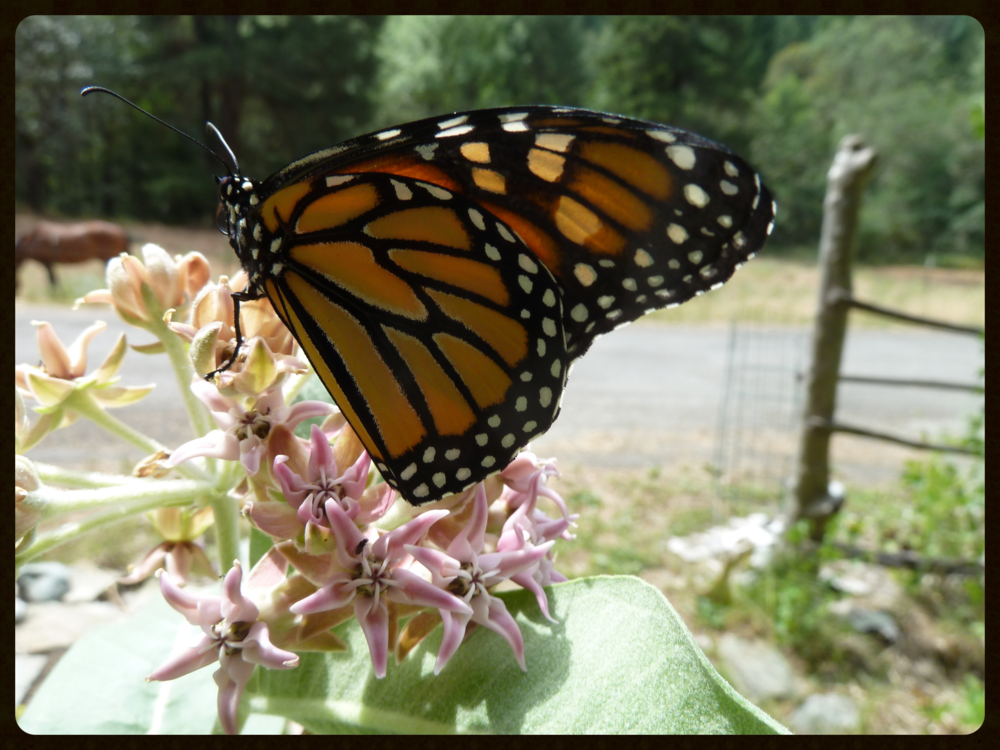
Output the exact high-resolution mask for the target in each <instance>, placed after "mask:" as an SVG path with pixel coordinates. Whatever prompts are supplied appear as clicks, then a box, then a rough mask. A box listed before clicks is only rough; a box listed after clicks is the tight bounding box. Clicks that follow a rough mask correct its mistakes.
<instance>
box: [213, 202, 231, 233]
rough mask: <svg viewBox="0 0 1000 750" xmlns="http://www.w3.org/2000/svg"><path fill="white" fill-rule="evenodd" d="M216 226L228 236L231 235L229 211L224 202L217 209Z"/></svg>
mask: <svg viewBox="0 0 1000 750" xmlns="http://www.w3.org/2000/svg"><path fill="white" fill-rule="evenodd" d="M215 226H217V227H218V228H219V231H220V232H222V233H223V234H224V235H226V236H227V237H228V236H229V212H228V211H227V210H226V207H225V206H224V205H223V204H221V203H220V204H219V207H218V208H217V209H215Z"/></svg>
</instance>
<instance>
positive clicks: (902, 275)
mask: <svg viewBox="0 0 1000 750" xmlns="http://www.w3.org/2000/svg"><path fill="white" fill-rule="evenodd" d="M37 220H38V219H37V217H34V216H29V215H27V214H20V215H17V216H15V219H14V230H15V234H16V235H17V236H20V235H21V234H22V233H24V232H26V231H28V230H29V229H30V228H31V226H33V224H34V223H35V222H36V221H37ZM122 226H124V227H125V230H126V231H127V232H128V233H129V236H130V237H132V238H133V239H134V241H135V242H134V243H133V245H132V247H131V252H132V253H135V254H137V253H138V252H139V248H140V246H141V245H142V243H145V242H155V243H156V244H158V245H160V246H161V247H163V248H165V249H166V250H167V251H168V252H170V253H172V254H174V253H186V252H189V251H191V250H197V251H198V252H200V253H202V254H203V255H205V257H207V258H208V259H209V261H210V262H211V263H212V268H213V270H214V271H215V273H216V274H228V275H232V274H233V273H235V272H236V271H237V270H238V269H239V264H238V263H237V261H236V257H235V255H234V254H233V252H232V251H231V250H230V248H229V244H228V242H227V241H226V239H225V237H223V236H222V235H221V234H219V232H218V231H217V230H215V229H211V228H200V227H194V228H192V227H168V226H165V225H163V224H137V223H131V222H124V223H123V224H122ZM71 271H72V272H71ZM56 275H57V277H58V278H59V280H60V286H61V287H62V288H61V289H60V290H59V291H58V292H57V293H56V294H55V295H54V296H53V293H52V292H51V291H50V289H49V287H48V277H47V275H46V273H45V269H44V268H43V267H42V266H41V265H40V264H38V263H34V262H31V261H29V262H27V263H25V264H24V266H23V267H22V268H21V269H20V272H19V276H20V279H21V288H20V290H19V293H18V297H19V299H22V300H24V301H27V302H37V303H41V302H51V301H57V302H71V301H72V300H73V299H75V298H76V297H79V296H81V295H82V294H84V293H86V292H87V291H90V290H91V289H99V288H102V287H104V274H103V270H102V264H101V263H100V261H96V260H95V261H89V262H87V263H83V264H80V265H78V266H60V267H58V268H57V269H56ZM818 282H819V270H818V268H817V266H816V264H815V263H804V262H800V261H792V260H787V259H781V258H774V257H767V255H766V254H765V256H764V257H760V258H756V259H754V260H753V261H752V262H750V263H747V264H746V266H744V267H743V268H742V269H740V271H739V272H738V273H737V274H736V276H735V277H733V279H732V281H731V282H730V283H729V284H726V286H725V287H724V288H723V289H721V290H718V291H715V292H711V293H709V294H704V295H702V296H701V297H697V298H695V299H693V300H691V301H690V302H688V303H686V304H684V305H682V306H680V307H678V308H675V309H673V310H660V311H658V312H655V313H652V314H651V315H647V316H646V317H645V318H643V319H642V320H643V322H649V323H668V324H681V325H685V324H697V325H706V324H709V325H710V324H726V323H729V322H730V321H731V320H734V319H739V320H753V321H760V322H767V323H769V324H772V325H779V326H780V325H788V326H806V325H810V324H811V322H812V319H813V314H814V312H815V308H816V289H817V286H818ZM985 282H986V274H985V270H983V269H972V270H969V269H962V270H957V269H944V268H924V267H921V266H883V267H878V268H874V267H865V266H862V267H858V268H856V269H855V273H854V291H855V294H856V295H857V296H858V297H859V298H860V299H862V300H866V301H870V302H873V303H875V304H878V305H884V306H887V307H892V308H896V309H899V310H901V311H903V312H907V313H910V314H912V315H920V316H925V317H930V318H938V319H941V320H947V321H951V322H954V323H959V324H964V325H979V326H981V325H983V324H984V321H985V316H986V284H985ZM851 324H852V325H858V326H862V327H882V328H884V327H890V326H896V325H901V324H897V323H892V322H890V321H888V320H886V319H884V318H882V317H880V316H876V315H871V314H868V313H854V314H853V317H852V319H851Z"/></svg>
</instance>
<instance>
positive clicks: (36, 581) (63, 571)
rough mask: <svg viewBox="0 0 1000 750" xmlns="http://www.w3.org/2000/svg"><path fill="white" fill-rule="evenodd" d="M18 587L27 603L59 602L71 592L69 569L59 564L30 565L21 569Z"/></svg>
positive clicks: (42, 563)
mask: <svg viewBox="0 0 1000 750" xmlns="http://www.w3.org/2000/svg"><path fill="white" fill-rule="evenodd" d="M17 585H18V588H19V589H20V591H21V597H22V598H23V599H24V600H25V601H28V602H54V601H58V600H59V599H62V597H63V596H65V595H66V592H67V591H69V569H68V568H67V567H66V566H65V565H63V564H62V563H58V562H39V563H28V564H27V565H25V566H24V567H23V568H21V575H20V577H19V578H18V579H17Z"/></svg>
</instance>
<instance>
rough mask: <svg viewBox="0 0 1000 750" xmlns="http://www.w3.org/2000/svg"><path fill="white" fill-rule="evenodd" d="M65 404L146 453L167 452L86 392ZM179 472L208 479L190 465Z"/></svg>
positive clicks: (195, 467) (70, 398)
mask: <svg viewBox="0 0 1000 750" xmlns="http://www.w3.org/2000/svg"><path fill="white" fill-rule="evenodd" d="M64 403H65V404H66V408H68V409H71V410H72V411H75V412H77V413H78V414H80V415H81V416H84V417H86V418H87V419H89V420H90V421H91V422H93V423H94V424H96V425H97V426H98V427H102V428H103V429H105V430H107V431H108V432H110V433H111V434H112V435H115V436H116V437H119V438H121V439H122V440H124V441H125V442H127V443H131V444H132V445H134V446H136V447H137V448H139V449H140V450H142V451H143V452H145V453H156V452H157V451H161V450H166V448H165V447H164V446H162V445H160V443H158V442H157V441H156V440H153V439H152V438H149V437H146V436H145V435H143V434H142V433H141V432H139V431H138V430H134V429H132V428H131V427H129V426H128V425H127V424H125V423H124V422H122V421H121V420H120V419H118V418H117V417H113V416H111V415H110V414H109V413H108V412H107V410H106V409H104V408H103V407H102V406H101V405H100V404H98V403H97V401H95V400H94V397H93V396H91V395H90V393H88V392H87V391H86V390H80V389H78V390H75V391H73V392H72V393H71V394H70V395H69V396H68V397H67V398H66V401H65V402H64ZM177 471H179V472H180V473H181V474H183V475H184V476H186V477H188V478H190V479H207V476H206V475H205V474H204V472H202V471H201V470H200V469H199V468H197V466H194V465H192V464H190V463H185V464H183V465H181V466H178V467H177Z"/></svg>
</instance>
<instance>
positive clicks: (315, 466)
mask: <svg viewBox="0 0 1000 750" xmlns="http://www.w3.org/2000/svg"><path fill="white" fill-rule="evenodd" d="M344 439H348V440H349V435H347V434H345V432H344V431H342V432H341V434H340V436H338V438H337V440H338V443H339V442H341V440H344ZM310 446H311V450H310V453H309V463H308V466H307V467H306V469H305V471H304V472H303V474H304V477H303V476H302V475H300V474H299V473H297V472H295V471H293V470H292V469H291V468H289V461H290V459H289V457H288V456H284V455H281V456H278V457H277V458H275V459H274V472H273V473H274V476H275V477H276V478H277V480H278V483H279V484H280V486H281V491H282V493H283V494H284V498H285V502H280V503H272V502H258V503H250V504H249V505H248V507H247V509H246V511H245V512H246V513H247V514H248V515H249V516H250V518H251V520H252V521H253V522H254V523H255V524H256V525H257V526H258V528H260V529H261V530H262V531H264V532H265V533H267V534H270V535H271V536H275V537H278V538H281V539H294V538H298V537H299V536H300V535H302V534H303V533H304V534H305V542H306V551H307V552H309V553H310V554H320V553H324V552H332V551H333V546H334V544H335V541H334V540H333V539H332V538H330V535H329V531H330V529H331V528H332V527H331V524H330V520H329V518H328V516H327V512H326V505H327V503H330V502H333V503H337V504H338V505H339V506H340V508H341V510H343V511H344V513H346V514H347V516H348V517H349V518H350V519H351V520H353V521H354V522H355V523H356V524H362V525H363V524H368V523H371V522H373V521H375V520H377V519H379V518H381V517H382V516H383V515H385V513H386V511H388V510H389V508H390V507H391V506H392V504H393V502H394V501H395V499H396V492H395V490H393V489H392V487H390V486H389V485H388V484H385V483H382V484H373V485H372V486H371V487H368V488H367V489H366V485H367V483H368V473H369V469H370V467H371V458H370V457H369V455H368V453H367V451H362V452H361V453H360V455H359V456H358V457H357V460H356V461H355V462H354V464H353V465H352V466H350V467H349V468H348V469H347V470H346V471H344V472H343V473H341V472H340V469H339V468H338V464H337V459H336V454H335V452H334V449H333V448H332V447H331V445H330V441H329V439H328V438H327V436H326V434H324V433H323V431H322V430H321V429H320V428H319V427H317V426H316V425H313V427H312V434H311V437H310ZM316 527H318V528H316Z"/></svg>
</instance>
